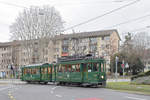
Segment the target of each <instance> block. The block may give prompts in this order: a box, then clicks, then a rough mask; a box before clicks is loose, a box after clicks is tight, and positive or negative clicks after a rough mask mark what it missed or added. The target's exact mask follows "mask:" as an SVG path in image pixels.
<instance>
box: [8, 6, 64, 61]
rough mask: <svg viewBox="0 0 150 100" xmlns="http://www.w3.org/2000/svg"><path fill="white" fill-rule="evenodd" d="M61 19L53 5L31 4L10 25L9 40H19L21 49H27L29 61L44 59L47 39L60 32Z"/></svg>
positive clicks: (61, 27)
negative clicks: (39, 5) (38, 5)
mask: <svg viewBox="0 0 150 100" xmlns="http://www.w3.org/2000/svg"><path fill="white" fill-rule="evenodd" d="M62 29H63V20H62V18H61V16H60V14H59V12H58V11H56V10H55V8H54V7H49V6H43V7H37V6H32V7H30V8H29V9H24V11H23V12H22V13H19V16H18V17H17V19H16V20H15V22H14V23H13V24H12V25H11V26H10V32H11V33H12V34H11V40H21V44H22V49H23V50H26V51H27V56H28V59H29V63H35V61H33V59H32V57H34V58H37V60H36V61H38V62H43V61H44V52H45V48H46V47H48V43H49V40H50V39H51V38H53V37H54V36H55V35H58V34H60V33H61V30H62Z"/></svg>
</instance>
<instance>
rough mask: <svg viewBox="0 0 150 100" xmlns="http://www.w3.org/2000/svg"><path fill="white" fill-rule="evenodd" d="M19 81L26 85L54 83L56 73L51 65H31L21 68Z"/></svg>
mask: <svg viewBox="0 0 150 100" xmlns="http://www.w3.org/2000/svg"><path fill="white" fill-rule="evenodd" d="M21 70H22V75H21V80H22V81H26V82H28V83H35V82H38V83H45V84H47V83H48V82H54V81H56V71H55V67H54V65H53V64H33V65H28V66H25V67H22V68H21Z"/></svg>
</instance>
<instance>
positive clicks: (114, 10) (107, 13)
mask: <svg viewBox="0 0 150 100" xmlns="http://www.w3.org/2000/svg"><path fill="white" fill-rule="evenodd" d="M139 1H140V0H135V1H133V2H131V3H128V4H126V5H123V6H121V7H119V8H116V9H113V10H111V11H108V12H106V13H105V14H102V15H99V16H97V17H94V18H91V19H89V20H87V21H84V22H82V23H79V24H76V25H73V26H71V27H68V28H66V29H64V30H63V31H67V30H70V29H73V28H75V27H78V26H81V25H84V24H86V23H89V22H91V21H94V20H96V19H99V18H101V17H103V16H106V15H109V14H111V13H113V12H116V11H118V10H121V9H123V8H125V7H128V6H130V5H132V4H135V3H137V2H139Z"/></svg>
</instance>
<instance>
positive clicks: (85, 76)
mask: <svg viewBox="0 0 150 100" xmlns="http://www.w3.org/2000/svg"><path fill="white" fill-rule="evenodd" d="M87 79H88V69H87V64H82V81H83V83H84V82H87Z"/></svg>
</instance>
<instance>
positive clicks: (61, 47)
mask: <svg viewBox="0 0 150 100" xmlns="http://www.w3.org/2000/svg"><path fill="white" fill-rule="evenodd" d="M119 41H120V37H119V34H118V32H117V30H103V31H93V32H82V33H74V34H66V35H64V34H61V35H58V36H56V37H54V38H53V39H50V40H49V43H48V46H46V47H45V48H44V49H42V52H41V51H40V47H38V43H40V42H38V41H37V40H36V41H34V48H32V49H31V48H29V49H30V52H29V51H28V49H24V48H22V46H21V41H13V42H9V43H0V63H1V64H0V75H1V73H2V72H6V74H7V75H6V76H9V73H10V69H9V68H8V66H10V65H13V66H14V68H15V69H16V71H18V70H19V67H20V66H24V65H28V64H33V63H52V62H54V61H55V62H57V58H58V57H61V56H71V55H75V54H79V55H85V54H89V53H92V54H93V55H95V56H98V57H104V58H105V59H106V61H107V69H109V64H110V56H111V55H113V54H114V53H117V52H118V50H119ZM43 45H44V44H43ZM41 57H42V58H43V61H42V62H41V61H40V60H39V58H41ZM1 76H2V75H1Z"/></svg>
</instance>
